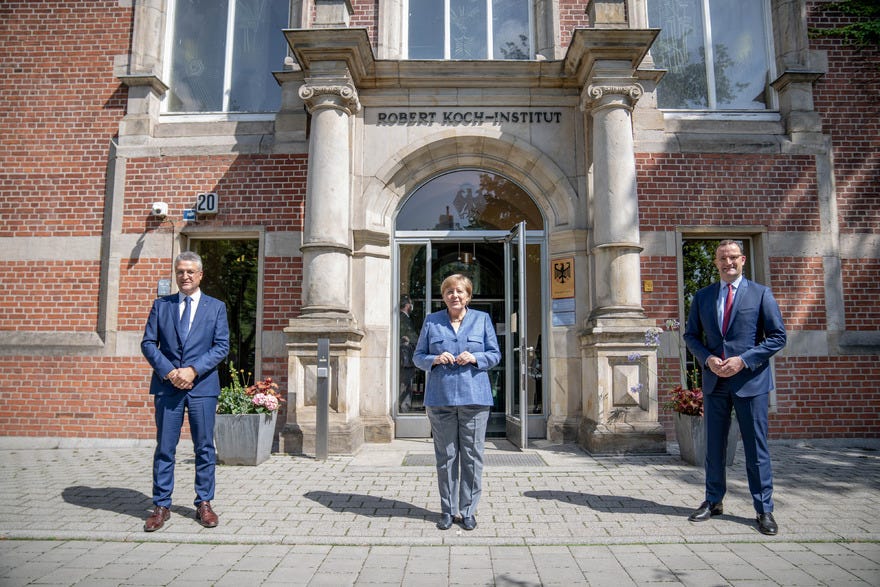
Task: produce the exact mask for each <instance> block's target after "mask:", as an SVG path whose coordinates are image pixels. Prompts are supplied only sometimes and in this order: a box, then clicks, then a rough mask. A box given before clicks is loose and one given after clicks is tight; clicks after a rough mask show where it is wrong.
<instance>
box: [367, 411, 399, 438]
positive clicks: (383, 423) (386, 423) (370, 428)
mask: <svg viewBox="0 0 880 587" xmlns="http://www.w3.org/2000/svg"><path fill="white" fill-rule="evenodd" d="M361 421H362V422H363V423H364V440H365V441H366V442H375V443H384V444H387V443H389V442H391V441H392V440H394V420H393V419H392V418H391V416H388V415H384V416H361Z"/></svg>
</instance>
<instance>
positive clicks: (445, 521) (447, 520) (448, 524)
mask: <svg viewBox="0 0 880 587" xmlns="http://www.w3.org/2000/svg"><path fill="white" fill-rule="evenodd" d="M437 527H438V528H440V529H441V530H449V529H450V528H452V516H451V515H450V514H442V515H441V516H440V520H439V521H438V522H437Z"/></svg>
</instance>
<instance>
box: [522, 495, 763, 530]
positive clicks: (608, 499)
mask: <svg viewBox="0 0 880 587" xmlns="http://www.w3.org/2000/svg"><path fill="white" fill-rule="evenodd" d="M523 495H524V496H525V497H531V498H532V499H547V500H551V499H552V500H555V501H561V502H563V503H570V504H572V505H577V506H584V507H588V508H590V509H591V510H595V511H597V512H605V513H619V514H624V513H626V514H659V515H663V516H672V517H677V518H682V522H683V523H692V522H688V521H687V517H688V516H689V515H690V514H691V512H693V511H694V508H684V507H680V506H674V505H666V504H662V503H657V502H654V501H650V500H647V499H638V498H635V497H627V496H625V495H595V494H592V493H581V492H577V491H553V490H544V491H525V492H523ZM694 507H696V506H694ZM716 519H718V520H722V521H726V522H736V523H737V524H742V525H744V526H754V525H755V521H754V520H749V519H747V518H743V517H741V516H731V515H722V516H721V517H719V518H716Z"/></svg>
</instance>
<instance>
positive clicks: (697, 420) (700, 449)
mask: <svg viewBox="0 0 880 587" xmlns="http://www.w3.org/2000/svg"><path fill="white" fill-rule="evenodd" d="M673 421H674V422H675V437H676V439H677V440H678V450H679V452H680V453H681V459H682V460H683V461H684V462H686V463H688V464H691V465H698V466H700V467H702V466H703V465H704V464H705V462H706V425H705V422H704V421H703V417H702V416H687V415H685V414H680V413H678V412H675V416H674V418H673ZM738 441H739V425H738V424H737V422H736V418H734V419H733V420H732V421H731V423H730V432H729V433H728V435H727V466H728V467H729V466H731V465H732V464H733V459H734V458H735V457H736V443H737V442H738Z"/></svg>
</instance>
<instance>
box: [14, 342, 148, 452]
mask: <svg viewBox="0 0 880 587" xmlns="http://www.w3.org/2000/svg"><path fill="white" fill-rule="evenodd" d="M149 381H150V368H149V365H147V364H146V361H144V360H143V359H139V358H107V357H73V356H71V357H24V356H22V357H2V358H0V389H2V390H3V393H0V429H2V430H3V434H4V435H6V436H33V437H45V436H49V437H63V436H67V437H81V438H135V439H150V438H153V437H154V436H155V425H154V423H153V402H152V398H151V397H150V395H149Z"/></svg>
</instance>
